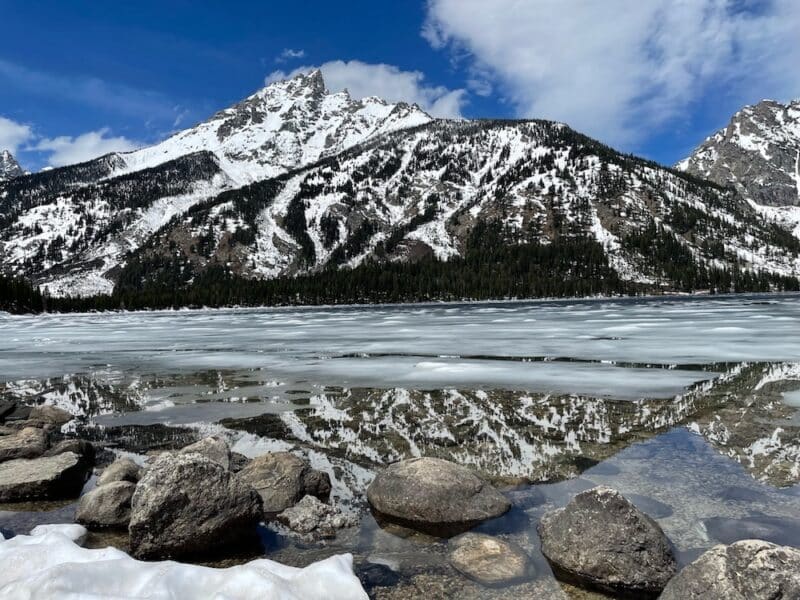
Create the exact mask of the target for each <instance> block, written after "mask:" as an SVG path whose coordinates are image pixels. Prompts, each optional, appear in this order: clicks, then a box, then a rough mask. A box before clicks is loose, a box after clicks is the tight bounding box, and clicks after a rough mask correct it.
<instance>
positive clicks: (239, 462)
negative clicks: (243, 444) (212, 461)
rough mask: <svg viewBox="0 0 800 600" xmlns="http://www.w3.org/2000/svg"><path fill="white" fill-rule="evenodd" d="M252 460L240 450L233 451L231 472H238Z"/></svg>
mask: <svg viewBox="0 0 800 600" xmlns="http://www.w3.org/2000/svg"><path fill="white" fill-rule="evenodd" d="M249 462H250V459H249V458H247V457H246V456H245V455H244V454H239V453H238V452H231V472H233V473H238V472H239V471H241V470H242V469H244V468H245V467H246V466H247V463H249Z"/></svg>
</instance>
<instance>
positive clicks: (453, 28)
mask: <svg viewBox="0 0 800 600" xmlns="http://www.w3.org/2000/svg"><path fill="white" fill-rule="evenodd" d="M0 15H2V17H3V22H2V25H0V31H1V35H0V146H5V147H10V148H11V149H12V150H13V151H14V152H15V153H16V154H17V156H18V157H19V158H20V161H21V162H22V163H23V166H25V167H27V168H30V169H39V168H41V167H43V166H46V165H48V164H51V165H59V164H65V163H69V162H73V161H75V160H79V159H86V158H89V157H91V156H92V155H97V154H102V153H104V152H108V151H111V150H117V149H121V150H124V149H129V148H133V147H136V146H138V145H142V144H148V143H153V142H155V141H158V140H160V139H162V138H163V137H165V136H167V135H168V134H169V133H170V132H172V131H175V130H176V129H180V128H183V127H187V126H190V125H191V124H193V123H195V122H197V121H200V120H202V119H204V118H205V117H207V116H209V115H210V114H212V113H213V112H214V111H216V110H218V109H220V108H223V107H225V106H228V105H230V104H232V103H234V102H236V101H237V100H239V99H241V98H243V97H244V96H246V95H248V94H250V93H252V92H253V91H254V90H256V89H257V88H259V87H261V86H262V85H264V82H265V81H269V80H271V79H276V78H280V77H282V76H286V75H290V74H292V73H293V72H295V71H296V70H299V69H307V68H311V67H316V66H321V67H322V68H323V72H324V74H325V76H326V81H327V82H328V84H329V87H330V88H332V89H335V88H337V87H345V86H346V87H348V88H349V89H350V91H351V93H354V95H367V94H376V95H382V96H384V97H387V98H388V99H391V100H400V99H404V100H410V101H416V102H418V103H420V104H421V105H422V106H423V107H424V108H426V109H428V110H430V111H432V112H434V113H436V114H437V115H439V116H464V117H542V118H553V119H558V120H563V121H566V122H567V123H569V124H571V125H572V126H574V127H575V128H576V129H578V130H580V131H583V132H585V133H588V134H590V135H593V136H594V137H597V138H599V139H601V140H602V141H605V142H607V143H610V144H611V145H613V146H616V147H618V148H621V149H623V150H626V151H631V152H635V153H638V154H641V155H644V156H647V157H650V158H653V159H656V160H658V161H660V162H663V163H673V162H675V161H677V160H678V159H680V158H682V157H683V156H684V155H685V154H686V153H687V152H689V151H690V150H691V148H693V147H694V146H695V145H697V144H698V143H699V142H700V141H702V139H703V138H704V137H705V136H706V135H708V134H710V133H711V132H713V131H714V130H715V129H717V128H719V127H721V126H723V125H724V124H725V123H726V122H727V121H728V119H729V118H730V115H731V114H732V113H733V112H735V111H736V110H738V109H739V108H740V107H741V106H742V105H744V104H746V103H752V102H756V101H758V100H759V99H761V98H765V97H770V98H775V99H778V100H789V99H791V98H796V97H800V69H798V68H797V65H798V64H800V43H798V41H797V40H798V37H799V36H800V2H796V1H795V0H763V1H758V0H649V1H648V2H640V1H638V0H605V1H604V2H597V1H595V0H493V1H492V2H486V1H485V0H429V1H424V0H420V1H416V0H397V1H396V2H375V1H370V2H367V1H362V0H354V1H348V2H332V1H330V0H328V1H326V2H322V1H319V2H318V1H306V2H294V3H282V2H281V3H279V2H274V1H273V2H235V1H229V2H211V1H207V2H203V1H194V2H189V1H175V0H161V1H160V2H151V1H149V0H138V1H137V2H113V3H111V2H83V1H76V0H71V1H69V2H63V1H33V0H31V1H9V0H0Z"/></svg>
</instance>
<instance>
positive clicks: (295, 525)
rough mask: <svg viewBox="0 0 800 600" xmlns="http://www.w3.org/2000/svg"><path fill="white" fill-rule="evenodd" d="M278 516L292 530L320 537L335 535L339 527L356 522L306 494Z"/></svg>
mask: <svg viewBox="0 0 800 600" xmlns="http://www.w3.org/2000/svg"><path fill="white" fill-rule="evenodd" d="M277 518H278V521H280V522H281V523H283V524H284V525H286V526H287V527H288V528H289V529H291V530H292V531H295V532H297V533H300V534H311V533H313V534H315V535H318V536H320V537H334V536H335V535H336V530H337V529H342V528H343V527H349V526H350V525H354V524H355V522H354V520H353V519H350V518H347V517H346V516H344V515H342V514H341V513H340V512H339V511H337V510H336V509H335V508H333V507H332V506H330V505H328V504H325V503H324V502H322V501H320V500H319V499H318V498H315V497H314V496H304V497H303V499H302V500H300V502H298V503H297V504H295V505H294V506H292V507H291V508H287V509H286V510H285V511H283V512H282V513H280V514H279V515H278V517H277Z"/></svg>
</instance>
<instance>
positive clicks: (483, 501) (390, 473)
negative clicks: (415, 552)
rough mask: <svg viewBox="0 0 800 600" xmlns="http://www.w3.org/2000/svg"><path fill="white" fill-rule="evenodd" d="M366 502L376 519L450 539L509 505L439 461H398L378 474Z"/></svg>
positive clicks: (471, 477)
mask: <svg viewBox="0 0 800 600" xmlns="http://www.w3.org/2000/svg"><path fill="white" fill-rule="evenodd" d="M367 499H368V500H369V503H370V505H371V506H372V508H373V510H375V511H376V512H377V513H378V515H379V516H380V517H383V518H385V519H388V520H390V521H391V520H395V521H398V522H400V523H401V524H407V525H408V526H411V527H413V528H416V529H420V530H423V531H425V530H428V531H431V532H435V533H437V534H440V535H443V536H448V535H454V534H455V533H460V532H463V531H465V530H466V529H469V528H471V527H472V526H474V525H476V524H478V523H480V522H482V521H486V520H488V519H492V518H495V517H499V516H500V515H502V514H504V513H505V512H506V511H508V509H509V508H511V503H510V502H509V501H508V499H506V498H505V496H503V495H502V494H501V493H500V492H498V491H497V490H496V489H495V488H494V487H492V486H491V485H490V484H488V483H487V482H485V481H484V480H482V479H481V478H480V477H478V476H477V475H476V474H475V473H474V472H472V471H470V470H469V469H467V468H466V467H462V466H461V465H457V464H455V463H452V462H449V461H446V460H441V459H437V458H414V459H410V460H404V461H400V462H398V463H395V464H393V465H390V466H388V467H387V468H386V469H384V470H383V471H381V472H379V473H378V475H377V476H376V477H375V479H374V480H373V482H372V483H371V484H370V486H369V488H368V489H367Z"/></svg>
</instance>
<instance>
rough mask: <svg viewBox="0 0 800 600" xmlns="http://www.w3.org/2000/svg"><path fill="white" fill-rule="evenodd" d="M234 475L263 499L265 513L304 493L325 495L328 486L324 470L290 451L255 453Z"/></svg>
mask: <svg viewBox="0 0 800 600" xmlns="http://www.w3.org/2000/svg"><path fill="white" fill-rule="evenodd" d="M236 476H237V478H239V479H240V480H241V481H243V482H244V483H246V484H248V485H249V486H251V487H253V488H254V489H255V490H256V491H258V493H259V494H260V495H261V498H262V499H263V501H264V513H265V514H268V515H269V514H276V513H279V512H282V511H284V510H286V509H287V508H289V507H291V506H294V505H295V504H297V503H298V502H299V501H300V500H301V499H302V498H303V496H305V495H306V494H311V495H321V496H323V497H324V496H325V495H327V493H328V492H330V489H331V486H330V477H329V476H328V474H327V473H322V472H320V471H315V470H314V469H311V468H310V467H309V465H308V463H306V462H305V461H304V460H303V459H301V458H299V457H297V456H295V455H294V454H292V453H291V452H273V453H271V454H265V455H264V456H258V457H256V458H254V459H253V460H251V461H250V462H249V463H248V464H247V466H245V467H244V468H243V469H242V470H241V471H240V472H239V473H238V474H237V475H236ZM321 491H322V492H324V493H322V494H321V493H320V492H321Z"/></svg>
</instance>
